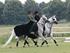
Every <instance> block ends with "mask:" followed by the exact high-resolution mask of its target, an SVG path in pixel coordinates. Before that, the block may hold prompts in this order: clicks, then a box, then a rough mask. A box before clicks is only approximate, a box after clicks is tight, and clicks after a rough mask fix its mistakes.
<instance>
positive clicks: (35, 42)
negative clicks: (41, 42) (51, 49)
mask: <svg viewBox="0 0 70 53" xmlns="http://www.w3.org/2000/svg"><path fill="white" fill-rule="evenodd" d="M32 41H33V42H34V44H35V46H37V47H39V46H38V44H37V43H38V42H37V41H34V39H32Z"/></svg>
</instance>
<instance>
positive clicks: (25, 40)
mask: <svg viewBox="0 0 70 53" xmlns="http://www.w3.org/2000/svg"><path fill="white" fill-rule="evenodd" d="M27 39H28V36H26V37H25V38H24V46H23V47H25V45H26V44H27V45H28V46H30V45H29V42H28V41H27Z"/></svg>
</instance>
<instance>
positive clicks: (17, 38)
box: [16, 36, 19, 47]
mask: <svg viewBox="0 0 70 53" xmlns="http://www.w3.org/2000/svg"><path fill="white" fill-rule="evenodd" d="M16 40H17V43H16V47H18V44H19V37H17V36H16Z"/></svg>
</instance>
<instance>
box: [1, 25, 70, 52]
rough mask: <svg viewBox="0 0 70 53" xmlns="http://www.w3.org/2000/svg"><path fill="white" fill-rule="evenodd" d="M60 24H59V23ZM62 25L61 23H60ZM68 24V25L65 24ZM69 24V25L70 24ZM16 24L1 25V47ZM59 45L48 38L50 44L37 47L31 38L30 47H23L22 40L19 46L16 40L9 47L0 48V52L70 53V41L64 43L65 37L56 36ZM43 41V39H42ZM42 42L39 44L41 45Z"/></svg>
mask: <svg viewBox="0 0 70 53" xmlns="http://www.w3.org/2000/svg"><path fill="white" fill-rule="evenodd" d="M58 26H59V25H58ZM60 26H61V25H60ZM65 26H66V25H65ZM68 26H69V25H68ZM13 27H14V26H10V25H8V26H0V47H1V46H2V45H3V44H4V43H5V41H6V40H7V39H8V38H9V36H10V34H11V30H12V29H13ZM56 40H57V42H58V44H59V46H55V44H54V43H53V41H52V40H48V43H49V44H48V45H46V44H45V45H44V46H43V47H35V46H34V44H33V43H32V41H31V40H29V43H30V47H27V46H26V47H25V48H23V47H22V46H23V42H22V41H21V42H20V44H19V47H18V48H17V47H15V40H14V41H12V43H10V44H9V45H8V46H7V47H4V48H0V53H70V43H64V38H56ZM40 41H41V40H40ZM40 43H41V42H39V43H38V44H39V45H40Z"/></svg>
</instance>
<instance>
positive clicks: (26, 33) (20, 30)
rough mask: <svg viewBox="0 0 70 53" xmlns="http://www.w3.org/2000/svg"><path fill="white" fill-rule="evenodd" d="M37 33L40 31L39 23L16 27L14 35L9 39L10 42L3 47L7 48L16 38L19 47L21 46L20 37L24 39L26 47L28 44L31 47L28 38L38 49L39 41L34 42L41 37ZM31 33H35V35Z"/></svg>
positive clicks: (31, 22)
mask: <svg viewBox="0 0 70 53" xmlns="http://www.w3.org/2000/svg"><path fill="white" fill-rule="evenodd" d="M37 31H38V27H37V23H35V22H33V21H30V22H29V23H28V24H22V25H17V26H15V27H14V30H13V31H12V34H11V36H10V38H9V39H8V41H7V42H6V43H5V44H4V45H3V46H7V45H8V44H9V43H10V42H11V40H12V38H13V37H14V36H15V37H16V40H17V43H16V46H17V47H18V44H19V39H20V37H22V38H23V39H24V46H25V45H26V44H27V45H28V46H29V42H28V41H27V40H28V38H31V39H32V41H33V42H34V44H35V45H36V46H37V47H38V44H37V41H34V39H36V38H38V37H39V35H38V33H37ZM31 32H34V34H33V33H31ZM14 34H15V35H14Z"/></svg>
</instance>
